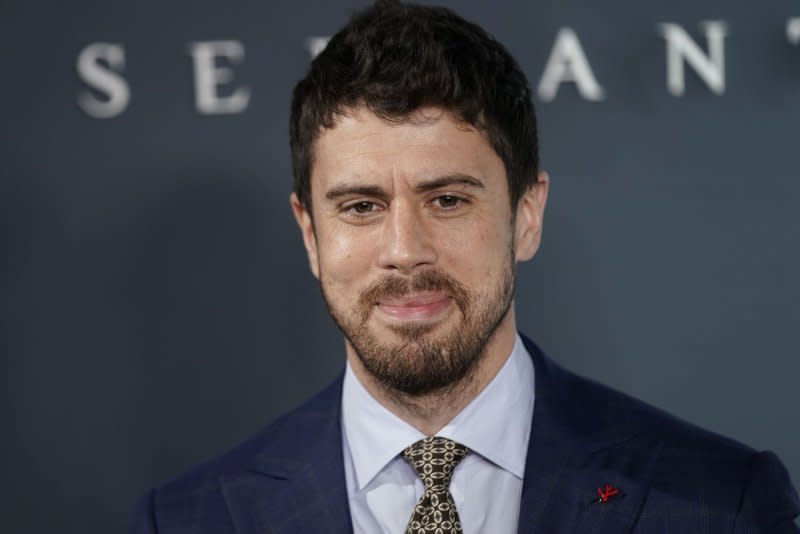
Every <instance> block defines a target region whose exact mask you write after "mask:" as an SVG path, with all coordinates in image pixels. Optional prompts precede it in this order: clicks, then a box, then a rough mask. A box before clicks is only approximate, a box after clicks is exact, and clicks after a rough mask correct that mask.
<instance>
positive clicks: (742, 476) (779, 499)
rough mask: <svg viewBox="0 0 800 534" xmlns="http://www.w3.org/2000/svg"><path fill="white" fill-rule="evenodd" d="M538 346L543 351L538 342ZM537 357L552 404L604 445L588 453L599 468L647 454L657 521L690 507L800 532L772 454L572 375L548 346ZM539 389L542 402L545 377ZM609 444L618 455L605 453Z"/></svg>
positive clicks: (732, 521) (740, 522)
mask: <svg viewBox="0 0 800 534" xmlns="http://www.w3.org/2000/svg"><path fill="white" fill-rule="evenodd" d="M533 350H535V351H539V349H538V348H536V347H535V345H534V346H533ZM534 360H535V363H536V372H537V374H538V373H540V372H542V373H544V374H545V375H546V377H545V378H546V379H545V380H544V381H543V383H544V387H543V389H544V392H543V395H546V396H550V398H549V399H548V400H546V401H545V402H546V403H547V404H549V405H551V406H555V405H559V406H560V407H559V409H558V413H559V414H560V415H559V417H561V418H564V422H563V424H564V425H568V426H570V427H571V428H573V429H578V431H577V432H578V434H577V435H578V436H579V437H578V439H582V440H583V441H584V442H585V443H588V444H595V446H597V448H598V451H597V452H596V453H595V455H594V456H592V452H591V451H590V452H589V457H591V458H592V460H591V461H593V462H596V463H597V466H596V467H598V468H601V469H602V468H603V467H608V466H607V465H604V464H603V462H610V461H615V460H609V458H610V457H613V458H615V459H616V460H619V459H620V458H621V459H626V460H628V461H629V460H631V459H633V458H641V459H644V458H648V464H649V468H648V469H649V479H650V480H649V486H650V492H649V494H650V496H649V498H648V502H649V503H650V504H649V508H646V510H649V513H650V514H651V515H650V517H651V519H653V518H655V517H658V516H659V515H661V516H667V515H669V514H670V513H675V512H676V511H678V510H690V509H691V510H695V511H697V513H698V514H701V515H702V514H707V515H708V517H709V518H710V519H709V521H711V523H712V524H717V523H716V522H715V521H717V520H719V521H720V523H719V524H722V523H724V524H725V525H726V527H727V526H729V525H734V526H735V529H734V530H733V531H734V532H773V531H775V532H784V531H785V532H792V533H794V532H797V530H796V527H794V524H793V522H792V518H794V517H795V516H796V515H797V514H798V511H800V501H799V500H798V495H797V492H796V490H795V489H794V487H793V485H792V483H791V480H790V478H789V475H788V472H787V470H786V468H785V467H784V466H783V464H782V463H781V462H780V460H779V459H778V458H777V456H775V454H773V453H772V452H770V451H757V450H755V449H753V448H752V447H750V446H748V445H745V444H743V443H741V442H739V441H736V440H734V439H730V438H728V437H725V436H722V435H720V434H718V433H716V432H712V431H709V430H707V429H704V428H701V427H699V426H697V425H695V424H693V423H690V422H688V421H685V420H683V419H681V418H679V417H676V416H674V415H672V414H669V413H667V412H666V411H664V410H662V409H659V408H656V407H654V406H652V405H650V404H648V403H646V402H644V401H642V400H639V399H637V398H634V397H632V396H630V395H628V394H625V393H623V392H620V391H617V390H615V389H613V388H610V387H608V386H606V385H603V384H600V383H598V382H596V381H594V380H591V379H588V378H585V377H582V376H579V375H577V374H575V373H572V372H571V371H568V370H566V369H564V368H562V367H560V366H558V365H556V364H555V363H554V362H552V361H551V360H549V358H547V357H546V356H544V354H542V353H541V351H539V354H538V355H536V356H534ZM537 360H538V361H537ZM536 394H537V401H536V402H539V400H540V395H539V379H538V377H537V392H536ZM598 437H600V438H599V439H598ZM598 444H599V445H598ZM606 446H607V447H608V448H612V449H613V450H615V455H612V456H604V455H603V454H604V453H603V452H602V450H603V448H604V447H606ZM615 467H616V466H615ZM655 503H659V504H657V505H656V506H655V508H654V507H653V504H655ZM659 509H661V510H662V511H663V512H664V513H663V514H660V513H659V512H658V510H659ZM670 510H671V512H669V511H670ZM782 528H785V529H786V530H781V529H782Z"/></svg>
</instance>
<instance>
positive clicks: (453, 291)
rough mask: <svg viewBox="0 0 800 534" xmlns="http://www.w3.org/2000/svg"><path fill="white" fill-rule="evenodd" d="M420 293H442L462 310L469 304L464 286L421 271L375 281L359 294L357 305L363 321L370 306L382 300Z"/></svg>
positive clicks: (443, 275)
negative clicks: (410, 274) (406, 275)
mask: <svg viewBox="0 0 800 534" xmlns="http://www.w3.org/2000/svg"><path fill="white" fill-rule="evenodd" d="M422 291H444V292H446V293H447V294H448V295H450V297H452V298H453V300H454V301H455V303H456V305H458V307H459V308H461V309H462V310H465V309H466V308H467V307H468V306H469V304H470V297H469V291H467V288H466V287H464V284H462V283H461V282H459V281H458V280H456V279H455V278H453V277H452V276H450V275H449V274H447V273H445V272H443V271H438V270H428V271H422V272H420V273H418V274H415V275H413V276H408V277H404V276H396V275H387V276H384V277H382V278H379V279H378V280H376V281H375V282H374V283H372V284H371V285H370V286H369V287H368V288H367V289H366V290H365V291H364V292H363V293H362V294H361V297H360V298H359V304H360V307H361V311H362V314H363V315H364V319H365V320H366V318H367V317H368V316H369V313H370V312H371V311H372V306H374V305H375V304H376V303H378V302H380V301H382V300H385V299H391V298H398V297H405V296H407V295H411V294H414V293H420V292H422Z"/></svg>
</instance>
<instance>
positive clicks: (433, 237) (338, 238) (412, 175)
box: [292, 108, 546, 395]
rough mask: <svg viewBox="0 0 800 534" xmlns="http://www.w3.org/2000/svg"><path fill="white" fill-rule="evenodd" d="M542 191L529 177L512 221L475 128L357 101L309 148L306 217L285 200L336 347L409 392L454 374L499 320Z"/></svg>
mask: <svg viewBox="0 0 800 534" xmlns="http://www.w3.org/2000/svg"><path fill="white" fill-rule="evenodd" d="M537 191H538V196H537ZM545 194H546V183H545V185H544V193H542V191H541V190H537V187H533V188H531V190H530V191H529V192H528V193H527V194H526V195H525V196H524V197H523V200H522V201H521V203H520V206H521V208H520V209H518V210H517V215H518V217H517V218H516V226H515V220H514V219H515V218H514V217H512V211H511V206H510V201H509V191H508V184H507V179H506V171H505V166H504V164H503V162H502V160H501V159H500V158H499V156H498V155H497V154H496V153H495V152H494V150H493V149H492V147H491V146H490V145H489V143H488V142H487V140H486V138H485V137H484V135H483V134H482V133H480V132H478V131H477V130H475V129H474V128H472V127H470V126H469V125H466V124H464V123H461V122H458V121H456V120H455V119H454V118H453V117H452V116H451V115H450V114H448V113H446V112H443V111H441V110H437V109H432V108H429V109H425V110H422V111H421V112H418V113H416V114H415V115H413V116H412V117H410V120H405V121H400V122H387V121H385V120H382V119H380V118H378V117H377V116H376V115H374V114H373V113H371V112H370V111H368V110H366V109H365V108H358V109H351V110H348V112H347V114H346V115H345V116H342V117H340V118H339V119H338V120H337V122H336V124H335V126H334V127H333V128H331V129H328V130H325V131H324V132H323V133H322V134H321V135H320V137H319V139H318V140H317V141H316V143H315V145H314V158H313V170H312V175H311V203H312V210H313V222H312V216H311V214H309V213H308V212H306V211H305V209H304V208H303V207H302V206H301V205H300V204H299V202H297V199H296V197H294V196H293V199H292V204H293V209H294V211H295V215H296V217H297V219H298V223H299V224H300V227H301V229H302V231H303V237H304V241H305V245H306V249H307V252H308V254H309V261H310V264H311V269H312V271H313V273H314V275H315V276H316V277H317V278H318V279H319V281H320V285H321V288H322V293H323V296H324V298H325V301H326V303H327V305H328V308H329V310H330V313H331V315H332V316H333V318H334V320H335V321H336V323H337V324H338V325H339V327H340V329H341V330H342V332H343V333H344V335H345V337H346V339H347V343H348V347H347V348H348V352H349V353H354V354H355V355H356V356H357V357H358V358H359V359H360V361H361V362H362V363H363V365H364V368H365V369H366V370H367V371H368V372H369V373H370V374H371V375H372V376H373V377H375V378H376V379H377V380H379V381H380V382H381V383H383V384H384V385H385V386H389V387H390V388H392V389H395V390H397V391H401V392H404V393H407V394H411V395H419V394H424V393H429V392H432V391H437V390H441V389H443V388H446V387H447V386H450V385H452V384H455V383H457V382H458V381H459V380H460V379H461V378H463V377H464V376H466V375H467V374H468V373H469V371H470V370H471V369H472V368H473V367H474V365H475V363H476V362H477V361H478V360H479V359H480V358H481V356H482V354H483V352H484V350H483V349H484V347H485V346H486V343H487V341H489V339H490V338H491V337H492V335H493V334H494V333H495V331H496V329H497V328H498V326H499V325H501V324H502V323H503V321H504V320H505V319H506V318H507V317H508V311H509V308H510V306H511V303H512V300H513V288H514V266H515V261H516V260H520V259H528V258H529V257H531V256H532V255H533V253H534V252H535V250H536V247H537V246H538V242H539V228H540V225H541V210H543V208H544V195H545ZM537 210H538V211H537ZM519 233H521V234H523V235H521V236H520V235H518V234H519ZM512 323H513V321H512ZM511 328H512V330H513V324H512V325H511Z"/></svg>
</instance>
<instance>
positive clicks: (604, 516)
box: [134, 1, 798, 534]
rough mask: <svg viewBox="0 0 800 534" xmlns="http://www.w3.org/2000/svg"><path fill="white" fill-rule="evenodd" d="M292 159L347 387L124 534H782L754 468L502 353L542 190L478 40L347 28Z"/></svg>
mask: <svg viewBox="0 0 800 534" xmlns="http://www.w3.org/2000/svg"><path fill="white" fill-rule="evenodd" d="M290 145H291V149H292V162H293V169H294V193H292V196H291V207H292V210H293V212H294V215H295V218H296V220H297V223H298V226H299V227H300V231H301V234H302V238H303V243H304V245H305V249H306V253H307V256H308V261H309V267H310V269H311V272H312V273H313V274H314V276H315V277H316V278H317V279H318V281H319V284H320V288H321V290H322V295H323V298H324V300H325V303H326V304H327V306H328V310H329V311H330V314H331V316H332V318H333V319H334V321H335V322H336V324H337V326H338V327H339V329H340V330H341V331H342V333H343V335H344V338H345V355H346V360H347V369H348V370H347V373H346V375H345V378H344V379H339V380H337V381H336V382H335V383H334V384H333V385H332V386H331V387H329V388H328V389H326V390H325V391H324V392H322V393H321V394H320V395H319V396H317V397H316V398H314V399H313V400H312V401H310V402H309V403H308V404H306V405H305V406H303V407H301V408H299V409H298V410H296V411H295V412H293V413H291V414H289V415H287V416H284V417H282V418H281V419H279V420H278V421H276V422H275V423H273V424H272V425H270V426H269V427H267V428H266V429H265V430H263V431H262V432H261V433H259V434H258V435H256V436H255V437H254V438H253V439H251V440H248V441H247V442H246V443H244V444H243V445H241V446H240V447H238V448H236V449H235V450H233V451H232V452H230V453H228V454H225V455H223V456H222V457H220V458H218V459H216V460H213V461H211V462H209V463H207V464H205V465H203V466H201V467H199V468H198V469H196V470H194V471H193V472H191V473H190V474H188V475H186V476H183V477H180V478H179V479H177V480H176V481H174V482H172V483H170V484H168V485H166V486H164V487H163V488H160V489H157V490H155V491H152V492H150V493H149V494H148V495H147V496H146V497H145V498H144V499H143V500H142V501H141V502H140V505H139V508H138V510H137V515H136V519H135V527H134V532H136V533H142V534H143V533H155V532H158V533H162V534H173V533H175V534H177V533H184V532H187V533H188V532H192V533H194V534H201V533H206V532H207V533H209V534H211V533H214V534H225V533H233V532H236V533H238V534H255V533H266V532H284V533H294V532H351V531H352V530H353V528H355V529H356V530H357V531H358V532H359V533H361V532H369V533H370V534H372V533H374V532H381V531H384V532H398V533H399V532H400V531H402V530H405V529H406V525H407V528H408V530H407V532H414V533H416V532H437V533H439V532H441V533H442V534H459V533H461V532H466V533H467V534H475V533H477V532H491V533H492V534H494V533H504V532H513V531H515V530H518V531H519V532H531V531H535V532H537V533H557V532H615V533H616V532H630V531H636V532H796V531H797V530H796V528H795V527H794V526H793V523H792V518H793V517H794V515H795V514H796V513H797V509H798V503H797V495H796V493H795V492H794V489H793V488H792V486H791V484H790V483H789V481H788V478H787V476H786V472H785V470H784V469H783V467H782V466H781V464H780V462H779V461H778V460H777V459H776V458H775V456H774V455H772V454H769V453H761V454H759V453H755V452H753V451H751V450H749V449H747V448H745V447H743V446H741V445H738V444H736V443H733V442H731V441H728V440H725V439H723V438H720V437H717V436H714V435H711V434H709V433H706V432H703V431H701V430H699V429H696V428H694V427H692V426H690V425H687V424H685V423H682V422H680V421H677V420H675V419H673V418H670V417H669V416H666V415H664V414H662V413H660V412H658V411H656V410H654V409H653V408H650V407H647V406H646V405H644V404H643V403H640V402H638V401H636V400H633V399H630V398H628V397H626V396H624V395H621V394H619V393H615V392H613V391H611V390H609V389H607V388H604V387H602V386H600V385H597V384H594V383H592V382H590V381H587V380H584V379H581V378H578V377H576V376H574V375H571V374H570V373H568V372H566V371H564V370H561V369H560V368H558V367H557V366H556V365H555V364H554V363H552V362H551V361H550V360H549V359H547V358H546V357H545V356H544V355H543V354H542V353H541V351H540V350H539V349H538V348H537V347H536V346H535V345H534V344H533V343H532V342H530V341H526V342H525V346H524V347H522V346H520V343H519V342H518V334H517V327H516V316H515V309H514V285H515V277H516V265H517V263H519V262H522V261H527V260H530V259H531V258H532V257H533V256H534V255H535V254H536V252H537V250H538V248H539V245H540V242H541V235H542V222H543V216H544V209H545V204H546V200H547V193H548V176H547V174H546V173H544V172H542V171H541V170H540V169H539V157H538V141H537V127H536V119H535V114H534V110H533V103H532V100H531V91H530V88H529V86H528V83H527V80H526V79H525V76H524V74H523V73H522V71H521V69H520V68H519V66H518V65H517V64H516V62H515V60H514V59H513V58H512V57H511V55H510V54H509V53H508V51H507V50H505V48H503V46H502V45H500V44H499V43H498V42H497V41H496V40H494V39H493V38H491V37H490V36H489V35H488V34H487V33H486V32H485V31H484V30H482V29H481V28H480V27H478V26H476V25H474V24H471V23H469V22H467V21H465V20H464V19H462V18H460V17H459V16H458V15H456V14H454V13H453V12H451V11H449V10H446V9H443V8H433V7H424V6H416V5H411V4H401V3H399V2H396V1H378V2H377V3H376V4H375V5H374V6H371V7H368V8H366V9H364V10H363V11H361V12H359V13H357V14H356V15H355V16H354V17H353V18H352V20H351V21H350V22H349V23H348V24H347V25H346V26H345V27H344V28H343V29H342V30H341V31H340V32H338V33H337V34H336V35H335V36H333V37H332V38H331V40H330V41H329V43H328V45H327V46H326V48H325V50H323V51H322V52H321V53H320V54H319V56H317V58H316V59H315V60H314V61H313V62H312V64H311V68H310V71H309V73H308V75H307V76H306V77H305V78H304V79H303V80H301V81H300V82H299V83H298V85H297V87H296V88H295V91H294V95H293V100H292V113H291V121H290ZM526 352H527V354H528V355H526V354H525V353H526ZM528 358H530V360H528ZM534 382H535V386H534ZM343 406H344V409H343ZM531 412H532V414H531ZM368 426H369V428H367V427H368ZM494 433H501V435H500V436H497V435H493V434H494ZM379 434H380V435H379ZM482 434H485V435H482ZM384 438H385V439H384ZM420 438H424V439H420ZM459 440H463V441H465V442H466V443H460V442H459ZM505 440H509V441H508V442H506V441H505ZM523 457H524V462H523V461H522V460H521V459H522V458H523ZM403 462H406V465H403ZM415 473H416V474H417V476H418V477H419V479H420V481H421V482H417V480H416V479H414V476H413V475H414V474H415ZM423 486H424V490H423ZM462 516H463V517H462ZM403 517H405V520H404V519H403Z"/></svg>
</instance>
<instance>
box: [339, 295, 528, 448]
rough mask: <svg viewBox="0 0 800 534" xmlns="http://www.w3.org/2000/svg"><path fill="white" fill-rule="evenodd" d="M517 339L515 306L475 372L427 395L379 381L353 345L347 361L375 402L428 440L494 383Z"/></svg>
mask: <svg viewBox="0 0 800 534" xmlns="http://www.w3.org/2000/svg"><path fill="white" fill-rule="evenodd" d="M516 335H517V329H516V320H515V317H514V305H513V303H512V305H511V307H510V308H509V310H508V313H506V316H505V317H504V318H503V320H502V321H501V322H500V324H499V325H498V326H497V328H496V329H495V331H494V333H493V334H492V336H491V337H490V338H489V341H488V342H487V343H486V346H485V347H484V349H483V352H482V354H481V357H480V358H479V359H478V361H477V362H476V364H475V366H474V367H473V368H472V370H471V371H470V372H469V373H468V374H467V375H466V376H465V377H464V378H463V379H461V380H460V381H459V382H457V383H455V384H451V385H450V386H448V387H446V388H444V389H441V390H438V391H435V392H431V393H427V394H424V395H408V394H406V393H402V392H400V391H397V390H395V389H392V388H388V387H387V386H385V385H384V384H382V383H381V382H379V381H378V380H376V379H375V377H373V376H372V375H371V374H370V373H369V372H368V371H367V370H366V369H365V368H364V365H363V364H362V363H361V360H360V358H359V357H358V355H356V353H355V350H354V349H353V347H352V346H351V345H350V343H346V350H347V360H348V362H349V363H350V367H351V368H352V369H353V373H354V374H355V375H356V378H358V380H359V382H361V384H362V385H363V386H364V388H365V389H366V390H367V391H368V392H369V393H370V395H372V397H373V398H374V399H375V400H377V401H378V402H379V403H380V404H381V405H383V406H384V407H385V408H386V409H387V410H389V411H390V412H392V413H394V414H395V415H396V416H398V417H399V418H400V419H402V420H403V421H405V422H406V423H408V424H409V425H411V426H413V427H414V428H416V429H417V430H419V431H420V432H422V433H423V434H425V435H426V436H433V435H435V434H436V433H438V432H439V431H440V430H441V429H442V428H444V426H445V425H446V424H447V423H449V422H450V421H451V420H452V419H453V418H454V417H455V416H456V415H458V414H459V413H460V412H461V410H463V409H464V408H465V407H466V406H467V405H468V404H469V403H470V402H472V400H473V399H475V397H477V396H478V395H479V394H480V392H481V391H483V389H484V388H485V387H486V386H487V385H489V383H490V382H491V381H492V380H493V379H494V377H495V376H496V375H497V373H498V372H499V371H500V369H502V367H503V365H505V363H506V361H508V358H509V356H511V351H512V350H513V348H514V341H515V339H516Z"/></svg>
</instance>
